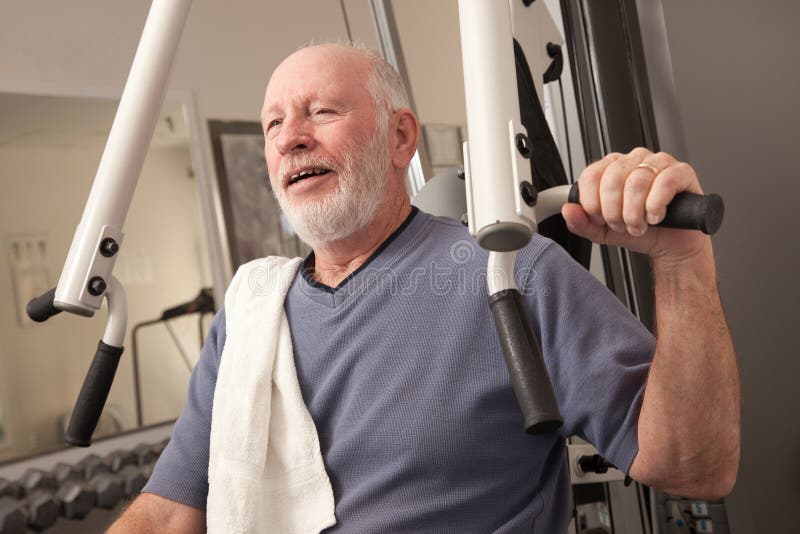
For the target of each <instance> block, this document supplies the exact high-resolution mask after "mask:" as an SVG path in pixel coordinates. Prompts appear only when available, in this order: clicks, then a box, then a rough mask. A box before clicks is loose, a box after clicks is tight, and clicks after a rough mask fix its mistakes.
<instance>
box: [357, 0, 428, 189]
mask: <svg viewBox="0 0 800 534" xmlns="http://www.w3.org/2000/svg"><path fill="white" fill-rule="evenodd" d="M369 6H370V9H371V11H372V21H373V23H374V24H375V33H376V34H377V35H378V43H379V45H380V47H381V53H382V54H383V57H384V58H385V59H386V61H388V62H389V63H390V64H391V65H393V66H394V67H395V68H396V69H397V72H399V73H400V77H401V78H402V79H403V81H405V84H406V89H407V90H408V102H409V104H410V106H411V110H412V111H413V112H414V113H417V106H416V104H415V103H414V95H413V94H412V91H411V79H410V78H409V77H408V70H407V69H406V60H405V57H404V56H403V48H402V46H401V44H400V34H399V33H398V31H397V21H396V20H395V17H394V11H393V10H392V2H391V0H370V2H369ZM420 135H422V134H421V133H420ZM430 168H431V167H430V159H429V158H428V153H427V149H426V147H425V142H424V139H422V138H420V142H419V144H418V146H417V151H416V153H415V154H414V158H413V159H412V160H411V164H410V165H409V167H408V174H407V175H406V187H407V189H408V192H409V195H411V196H412V197H413V196H414V195H416V194H417V192H418V191H419V190H420V189H422V187H423V186H424V185H425V176H426V174H427V175H430Z"/></svg>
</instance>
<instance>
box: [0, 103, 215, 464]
mask: <svg viewBox="0 0 800 534" xmlns="http://www.w3.org/2000/svg"><path fill="white" fill-rule="evenodd" d="M0 98H2V96H0ZM101 150H102V149H101V148H80V147H74V146H73V147H70V148H58V147H51V146H35V147H2V148H0V170H1V172H0V191H2V192H3V194H2V195H0V237H1V238H2V241H3V246H2V248H1V249H0V266H2V267H0V303H1V304H2V305H0V340H1V342H0V361H2V372H3V374H2V376H0V390H2V400H3V416H4V422H5V423H6V425H7V430H8V443H7V444H6V445H7V446H5V447H3V448H2V449H0V459H3V458H8V457H11V456H17V455H20V454H23V453H27V454H29V453H32V452H35V451H38V450H44V449H50V448H53V447H58V446H60V445H61V444H62V443H63V441H62V437H61V435H60V432H59V427H58V422H59V418H60V417H61V416H63V415H64V414H65V413H68V412H69V411H70V410H71V407H72V405H73V403H74V401H75V398H76V397H77V393H78V390H79V388H80V385H81V383H82V382H83V377H84V376H85V374H86V370H87V369H88V366H89V362H90V361H91V358H92V357H93V356H94V351H95V349H96V347H97V340H99V339H100V338H101V337H102V334H103V329H104V327H105V317H106V310H105V308H103V309H101V310H100V311H99V312H98V313H97V314H96V315H95V317H94V318H92V319H84V318H78V317H76V316H74V315H71V314H61V315H59V316H57V317H55V318H53V319H52V320H50V321H48V322H46V323H44V324H36V325H30V326H26V327H23V326H20V324H19V322H18V318H17V313H16V309H15V297H14V295H15V294H14V289H13V280H12V276H11V271H10V269H9V268H8V265H9V263H8V262H9V257H8V256H9V254H8V252H9V251H8V248H7V246H6V243H7V240H8V239H9V238H12V237H14V236H20V235H29V234H35V235H41V236H43V238H44V239H46V242H47V244H48V254H47V268H48V271H49V274H50V282H51V284H52V285H55V282H56V281H57V280H58V275H59V273H60V271H61V267H62V265H63V260H64V257H65V256H66V253H67V249H68V247H69V244H70V242H71V239H72V234H73V233H74V230H75V226H76V225H77V223H78V220H79V219H80V215H81V210H82V208H83V205H84V204H85V202H86V198H87V196H88V192H89V189H90V187H91V183H92V179H93V178H94V174H95V171H96V169H97V164H98V162H99V159H100V154H101ZM189 171H190V165H189V153H188V151H187V149H186V148H185V147H183V148H171V149H154V150H151V151H150V153H149V154H148V156H147V159H146V161H145V165H144V168H143V170H142V177H141V181H140V184H139V188H138V190H137V192H136V195H135V197H134V200H133V204H132V206H131V210H130V212H129V216H128V220H127V223H126V228H125V230H126V237H125V240H124V242H123V252H121V257H120V259H119V260H118V268H117V269H116V270H115V274H116V275H117V276H118V277H119V278H120V280H121V281H122V282H123V284H124V285H125V287H126V292H127V295H128V304H129V306H128V309H129V322H128V326H129V330H128V331H129V332H130V328H131V327H132V326H133V325H134V324H136V323H137V322H139V321H143V320H146V319H153V318H156V317H158V315H159V314H160V312H161V311H162V310H163V309H164V308H166V307H169V306H172V305H175V304H178V303H180V302H183V301H186V300H189V299H190V298H192V297H194V296H195V295H196V294H197V292H198V290H199V289H200V287H202V286H208V285H209V284H210V280H209V277H208V275H207V274H205V273H207V271H208V269H207V266H204V264H207V259H206V258H205V256H206V255H207V252H206V248H205V244H204V238H203V235H202V231H201V227H200V214H199V209H198V205H197V199H196V188H195V182H194V180H193V179H191V178H190V176H189ZM191 326H194V325H191ZM153 328H154V329H155V328H158V327H153ZM176 328H177V329H178V332H179V333H183V334H184V336H183V337H184V338H185V340H186V343H187V344H190V345H189V347H190V349H191V350H190V353H191V354H193V355H194V356H195V357H196V354H197V350H198V345H199V342H198V341H197V335H196V334H194V330H190V328H189V326H188V325H184V324H177V325H176ZM156 335H157V333H155V334H151V335H150V336H148V337H145V336H143V338H144V339H143V344H142V345H143V346H142V348H141V351H140V352H141V354H142V359H143V361H144V362H145V363H150V362H152V360H153V359H155V358H157V359H158V363H159V365H158V366H157V367H156V366H155V365H147V366H146V367H145V369H144V373H143V374H144V376H143V383H144V384H145V385H146V386H149V387H150V390H151V391H152V392H153V393H154V395H153V398H152V400H151V402H149V403H148V405H147V407H148V408H149V410H148V412H147V414H148V415H149V416H150V417H149V420H150V421H155V420H158V418H160V420H163V419H166V418H169V417H175V416H176V415H177V414H178V413H179V411H180V409H181V407H182V405H183V402H184V400H185V391H186V383H187V379H188V371H187V369H186V368H185V366H184V365H183V363H182V362H181V361H180V359H179V356H178V354H177V353H176V352H175V349H174V348H173V345H172V342H171V340H169V339H168V338H167V339H161V340H159V339H158V338H157V337H155V336H156ZM191 344H193V345H191ZM125 347H126V353H125V354H124V356H123V359H122V362H121V364H120V368H119V371H118V374H117V378H116V380H115V382H114V387H113V388H112V390H111V394H110V396H109V401H108V405H110V406H112V407H116V408H117V409H118V410H119V414H120V416H121V417H122V420H123V423H124V426H125V427H126V428H130V427H132V426H133V425H134V423H135V413H134V404H133V387H132V374H131V369H132V367H131V340H130V335H128V336H127V338H126V343H125ZM165 381H166V384H165ZM159 384H160V385H161V387H160V388H158V389H157V390H155V391H154V389H156V388H155V387H154V385H159Z"/></svg>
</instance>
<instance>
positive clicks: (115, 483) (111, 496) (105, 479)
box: [89, 473, 125, 510]
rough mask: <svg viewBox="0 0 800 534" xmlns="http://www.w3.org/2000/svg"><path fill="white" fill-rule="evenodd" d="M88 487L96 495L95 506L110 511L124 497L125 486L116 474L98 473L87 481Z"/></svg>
mask: <svg viewBox="0 0 800 534" xmlns="http://www.w3.org/2000/svg"><path fill="white" fill-rule="evenodd" d="M89 487H91V488H92V489H93V490H94V491H95V492H96V493H97V501H96V504H97V506H98V507H100V508H105V509H107V510H110V509H111V508H114V506H116V505H117V503H118V502H119V501H120V500H122V498H123V497H124V496H125V484H124V481H123V479H122V477H121V476H119V475H118V474H116V473H99V474H97V475H95V476H94V477H93V478H92V479H91V480H89Z"/></svg>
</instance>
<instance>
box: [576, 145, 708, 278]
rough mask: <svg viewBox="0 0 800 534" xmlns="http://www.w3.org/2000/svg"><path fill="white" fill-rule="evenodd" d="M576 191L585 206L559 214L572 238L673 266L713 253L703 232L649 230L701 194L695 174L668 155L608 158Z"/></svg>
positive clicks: (641, 153)
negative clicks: (672, 207) (675, 205)
mask: <svg viewBox="0 0 800 534" xmlns="http://www.w3.org/2000/svg"><path fill="white" fill-rule="evenodd" d="M578 186H579V188H580V199H581V204H580V205H578V204H566V205H564V207H563V209H562V210H561V213H562V215H563V216H564V219H565V220H566V222H567V226H568V228H569V229H570V231H571V232H572V233H574V234H577V235H580V236H583V237H585V238H587V239H589V240H591V241H594V242H595V243H601V244H608V245H617V246H621V247H625V248H627V249H629V250H633V251H635V252H642V253H644V254H648V255H649V256H650V257H652V258H653V259H654V260H656V259H658V260H663V261H664V262H666V263H671V264H673V265H675V264H678V263H681V262H682V261H684V260H686V259H690V258H693V257H695V256H697V255H698V254H701V253H702V252H704V251H707V250H708V249H709V243H710V240H709V238H708V236H706V235H704V234H702V233H701V232H696V231H686V230H674V229H669V228H654V227H650V226H648V225H649V224H658V223H659V222H661V221H662V220H663V219H664V215H665V214H666V211H667V205H668V204H669V203H670V202H671V201H672V199H673V198H674V197H675V195H677V194H678V193H681V192H683V191H688V192H690V193H697V194H703V190H702V189H701V188H700V183H699V182H698V180H697V175H696V174H695V172H694V169H692V167H691V166H689V165H688V164H686V163H682V162H679V161H677V160H676V159H675V158H673V157H672V156H670V155H669V154H666V153H664V152H659V153H657V154H654V153H653V152H650V151H649V150H647V149H646V148H636V149H634V150H632V151H631V152H629V153H628V154H618V153H613V154H609V155H608V156H606V157H605V158H603V159H601V160H600V161H597V162H595V163H592V164H591V165H589V166H588V167H586V169H585V170H584V171H583V172H582V173H581V176H580V178H579V180H578Z"/></svg>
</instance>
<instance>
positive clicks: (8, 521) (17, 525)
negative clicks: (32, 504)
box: [0, 497, 28, 534]
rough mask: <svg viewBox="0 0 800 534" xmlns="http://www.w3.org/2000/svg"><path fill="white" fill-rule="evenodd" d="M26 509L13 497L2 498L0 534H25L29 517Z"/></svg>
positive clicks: (0, 505)
mask: <svg viewBox="0 0 800 534" xmlns="http://www.w3.org/2000/svg"><path fill="white" fill-rule="evenodd" d="M24 508H25V507H24V506H23V505H22V504H21V503H20V502H19V501H18V500H16V499H14V498H12V497H0V534H25V532H26V531H27V530H28V516H27V515H26V514H25V512H24Z"/></svg>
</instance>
